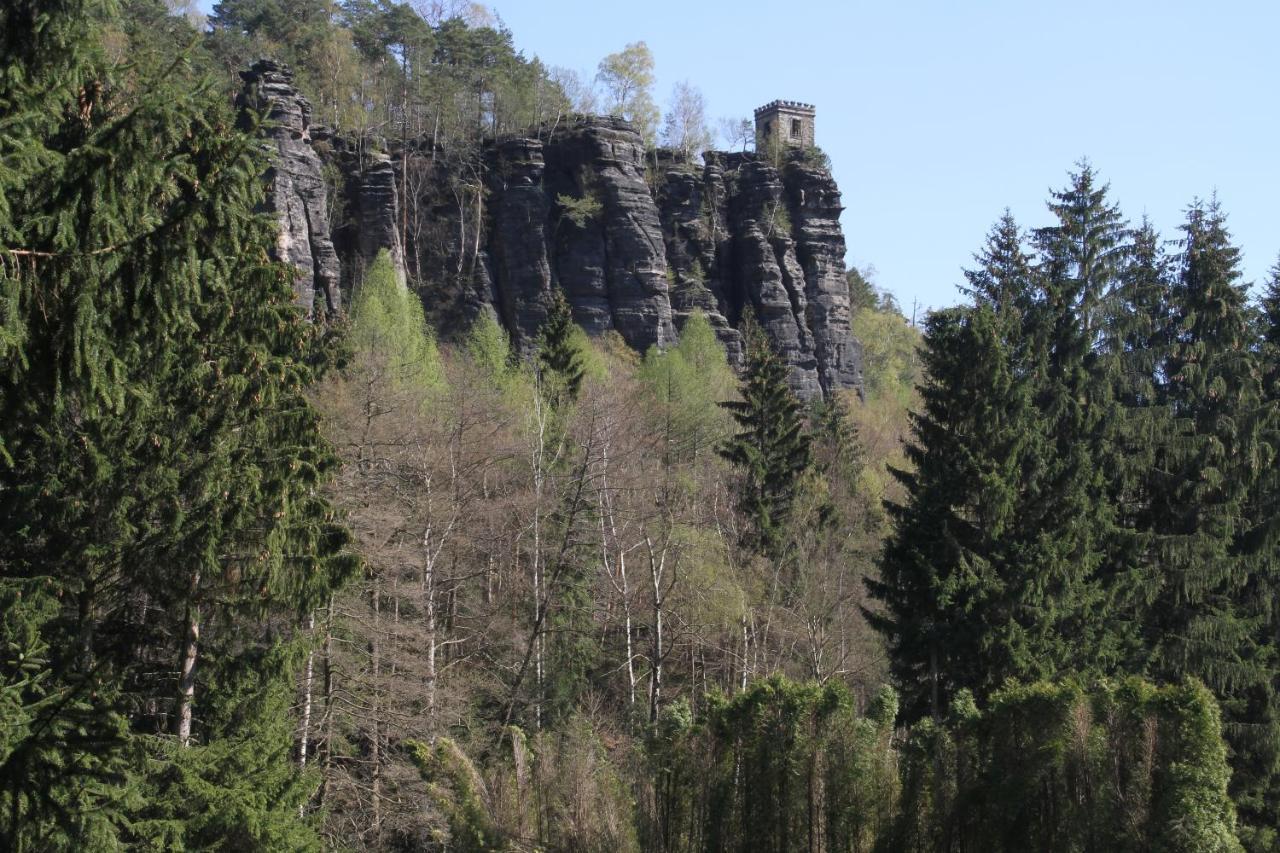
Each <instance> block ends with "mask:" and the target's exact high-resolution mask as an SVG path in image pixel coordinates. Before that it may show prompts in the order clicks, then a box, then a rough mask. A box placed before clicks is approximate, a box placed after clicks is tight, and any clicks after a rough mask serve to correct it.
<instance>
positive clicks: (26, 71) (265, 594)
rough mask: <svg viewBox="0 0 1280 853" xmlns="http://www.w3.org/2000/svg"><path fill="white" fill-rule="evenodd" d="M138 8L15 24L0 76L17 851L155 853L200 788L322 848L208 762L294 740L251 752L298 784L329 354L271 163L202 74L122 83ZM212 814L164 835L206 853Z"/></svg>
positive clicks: (6, 582) (1, 583) (9, 14)
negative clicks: (172, 807)
mask: <svg viewBox="0 0 1280 853" xmlns="http://www.w3.org/2000/svg"><path fill="white" fill-rule="evenodd" d="M113 9H114V7H113V6H112V5H111V4H109V3H93V2H86V3H73V2H67V3H54V4H44V3H41V4H34V5H33V4H16V5H9V6H6V7H5V10H4V11H3V12H0V31H3V32H4V34H5V36H4V37H5V38H6V39H13V40H14V41H15V43H17V44H21V45H22V46H21V47H20V48H16V49H15V50H13V51H11V52H6V53H5V54H4V59H3V62H4V68H3V72H2V73H0V104H3V107H4V114H5V122H6V124H7V131H6V132H5V133H3V134H0V138H2V141H0V162H2V163H4V164H5V165H4V166H3V167H0V168H3V169H5V170H6V174H5V176H4V177H5V180H3V181H0V289H2V291H3V293H4V294H5V295H6V298H5V300H4V307H3V312H4V313H3V318H2V322H0V326H2V327H3V328H4V329H5V333H4V337H3V347H4V351H3V353H0V356H3V360H2V361H0V423H2V424H3V429H2V432H3V436H2V438H0V443H2V444H3V448H4V451H3V461H0V516H2V517H0V539H3V544H0V589H2V590H3V593H4V595H6V596H7V597H10V598H11V599H12V600H18V599H21V600H22V601H23V603H22V604H21V605H20V607H21V609H22V611H23V612H22V613H14V614H9V616H11V617H12V618H6V619H5V620H4V622H3V630H4V632H5V634H4V636H3V637H0V646H2V647H5V648H9V649H12V648H14V643H15V641H16V643H17V644H18V646H19V647H20V648H24V649H29V650H31V651H32V652H33V653H34V655H33V657H31V658H27V657H26V655H25V652H24V653H23V654H21V655H20V656H19V657H17V658H12V657H10V658H7V659H6V660H5V661H4V662H3V666H4V668H5V671H4V672H3V674H0V685H7V688H8V689H5V688H3V687H0V692H4V693H5V694H6V695H7V696H8V697H9V699H10V700H12V701H13V704H14V705H15V706H16V707H17V708H18V709H19V712H18V719H19V720H20V721H21V726H20V728H19V729H18V730H17V732H16V733H15V734H14V735H13V736H12V737H8V736H7V737H6V743H5V744H4V746H3V750H4V751H3V752H0V791H2V793H3V797H4V800H5V808H4V809H3V810H0V812H2V814H3V817H0V840H2V841H3V843H4V845H5V846H6V847H8V848H9V849H18V850H22V849H29V848H31V847H32V846H35V845H39V846H40V848H41V849H48V848H79V849H90V848H91V849H105V848H108V847H114V846H117V845H118V844H127V843H158V842H155V839H148V838H147V837H145V830H144V829H143V828H142V827H143V824H142V823H140V822H139V821H140V820H141V819H142V816H143V812H144V810H145V809H148V808H152V807H160V806H161V805H162V804H161V803H158V802H156V801H155V799H154V798H150V797H147V796H144V795H143V793H142V792H145V791H149V792H151V794H153V795H154V794H156V792H157V790H158V788H157V787H156V785H155V783H156V781H157V779H158V777H157V775H156V774H158V773H159V774H163V773H164V772H165V771H166V769H167V768H171V767H173V766H175V764H177V763H183V764H184V765H185V766H187V768H188V770H189V772H187V773H184V774H180V775H178V776H177V777H174V778H175V782H174V784H169V785H165V786H164V791H165V793H164V795H163V796H164V797H165V798H171V799H172V802H173V803H181V802H183V801H185V800H187V799H188V798H189V797H190V796H191V793H192V791H193V790H195V789H201V790H204V791H206V792H213V791H215V790H217V789H218V788H219V787H220V786H225V787H224V793H225V794H226V795H227V796H229V797H231V796H238V795H244V794H245V793H246V792H248V791H251V790H253V789H255V788H256V787H257V786H258V784H259V783H263V785H262V788H261V793H260V795H258V796H256V797H247V796H246V797H245V798H244V801H245V802H246V803H247V804H249V805H251V806H252V809H253V812H252V815H248V814H246V821H247V823H248V826H249V827H250V828H253V827H256V829H257V830H260V831H261V832H262V833H263V836H262V837H264V838H265V837H267V836H269V835H272V834H273V832H272V831H271V830H269V829H268V827H276V828H280V829H281V831H282V832H285V831H286V830H285V829H284V828H285V827H289V829H288V830H287V834H292V835H301V836H305V835H308V834H309V833H310V830H309V828H308V827H307V826H306V825H305V824H303V823H301V822H300V821H299V817H298V809H297V806H298V803H299V800H298V799H297V798H296V797H291V796H281V797H276V796H274V795H275V794H276V793H280V794H283V791H284V789H283V788H281V787H279V786H275V785H270V784H265V782H266V780H265V777H261V776H258V775H256V774H255V773H254V772H244V768H242V769H241V770H240V771H234V772H233V771H231V770H230V769H229V767H228V765H226V764H225V763H223V762H221V761H219V760H217V759H216V758H215V757H214V756H216V755H217V753H216V751H211V750H215V749H216V746H215V745H216V744H218V743H219V742H221V741H222V740H223V739H224V738H227V737H231V736H233V735H234V736H236V737H244V732H247V731H249V732H257V733H258V734H260V735H261V736H262V737H264V738H268V739H272V738H274V739H275V740H273V741H271V742H268V741H266V740H263V741H257V742H254V743H250V744H248V745H246V747H245V749H246V750H247V752H248V753H253V754H255V755H259V756H276V757H277V758H278V759H279V760H278V761H274V763H272V762H267V763H266V764H259V765H258V768H259V769H260V770H262V771H263V772H267V770H268V767H267V764H270V765H271V766H270V768H269V769H270V772H271V773H283V774H284V776H285V777H289V776H291V775H292V774H293V771H292V770H291V769H289V767H288V765H287V763H282V762H287V752H288V743H289V741H288V740H285V741H284V742H283V747H284V748H283V749H280V747H281V742H280V741H279V738H280V737H282V736H283V737H286V738H288V734H287V733H282V732H281V731H280V730H279V729H278V727H277V728H276V729H274V730H273V729H270V728H269V727H260V726H259V725H258V723H260V722H262V721H263V718H262V717H261V716H260V714H266V713H269V714H272V715H278V713H279V709H278V707H276V708H273V709H270V710H269V711H268V710H266V708H265V706H264V705H262V704H261V703H260V702H258V700H257V697H258V696H260V695H261V694H262V693H263V691H271V690H277V689H278V688H279V686H280V685H281V684H282V683H284V682H282V679H284V678H287V661H288V655H286V654H283V653H277V652H276V651H274V650H276V649H277V647H279V646H280V643H281V640H280V639H279V637H280V636H281V634H282V633H283V634H286V635H287V633H288V628H289V626H290V623H294V624H296V620H297V619H298V617H299V616H300V614H301V613H302V612H305V610H307V609H308V608H310V607H313V606H315V605H316V604H317V603H318V602H319V601H321V600H322V599H323V598H324V597H325V596H326V595H327V593H328V591H329V590H330V589H331V588H332V587H333V586H334V585H335V584H336V583H338V582H339V581H340V579H341V576H342V575H343V574H344V573H345V571H347V570H348V568H349V562H348V561H347V560H346V559H345V558H344V557H341V556H339V555H340V552H341V551H342V549H343V547H344V544H345V536H344V534H343V532H342V530H341V528H340V527H338V526H337V525H336V524H334V523H333V520H332V519H331V517H330V515H331V513H330V510H329V508H328V506H327V504H326V503H325V502H324V501H323V500H322V499H321V498H320V497H319V496H318V494H317V488H318V485H319V483H320V482H321V480H322V479H323V477H324V476H325V472H326V470H327V469H328V468H329V467H330V465H331V464H332V459H331V455H330V453H329V451H328V449H327V448H326V447H325V446H324V444H323V443H322V442H321V441H320V439H319V434H318V431H317V425H316V416H315V413H314V412H313V411H312V410H311V408H310V406H309V405H308V404H307V402H306V399H305V397H304V396H303V393H304V386H305V385H306V383H307V382H308V381H309V378H310V374H311V371H310V370H309V369H308V367H307V366H306V363H305V360H306V358H307V356H308V354H309V350H310V344H309V338H310V333H309V332H308V331H307V330H306V329H305V327H304V326H303V325H302V323H301V320H300V318H299V317H298V316H296V314H295V312H294V310H293V308H292V307H291V304H290V303H291V297H292V293H291V280H292V277H293V271H292V270H289V269H287V268H285V267H283V266H281V265H278V264H274V263H272V262H270V260H269V256H270V252H271V250H272V248H273V246H274V242H275V241H274V235H273V225H272V224H271V223H270V221H269V220H268V219H267V218H265V217H264V216H262V215H261V214H260V213H258V212H256V211H257V209H258V208H259V206H260V204H261V202H262V197H263V186H262V181H261V174H262V172H263V170H264V168H265V163H263V162H262V161H261V160H260V155H259V153H258V151H259V147H258V145H257V144H256V142H255V140H254V138H253V137H252V136H250V135H246V134H243V133H240V132H237V131H236V130H234V127H235V120H234V116H232V115H230V114H229V112H228V108H227V107H226V105H225V103H224V102H223V101H222V100H221V99H219V98H218V97H217V96H216V95H214V94H213V93H212V92H211V91H210V87H209V86H208V85H201V84H198V82H197V81H195V80H193V79H191V78H190V77H189V76H187V75H186V74H185V73H183V68H182V66H181V64H180V63H177V64H174V63H170V64H169V65H167V66H163V67H157V66H152V65H148V64H147V63H146V62H145V61H139V62H138V64H137V65H136V66H130V67H127V68H125V67H122V66H118V65H113V64H112V63H111V62H109V61H108V60H106V59H105V58H104V55H103V52H102V51H100V50H99V49H98V46H97V44H96V41H95V39H96V38H97V37H98V35H99V34H100V33H101V32H102V24H103V22H104V20H106V19H107V18H108V16H109V14H110V13H111V12H112V11H113ZM11 179H12V180H11ZM175 673H180V674H179V675H177V677H175ZM254 685H257V686H256V687H254ZM255 709H256V710H255ZM157 733H171V734H173V735H176V737H175V738H173V739H172V740H170V739H169V738H156V737H154V736H153V735H154V734H157ZM175 748H176V749H180V750H181V751H182V755H181V756H178V755H174V754H172V753H171V750H172V749H175ZM202 757H205V758H207V759H208V760H207V761H204V762H202V761H201V758H202ZM228 760H230V759H228ZM187 815H188V818H189V819H190V821H191V822H185V823H183V824H182V825H181V826H172V825H171V826H170V828H169V829H168V830H166V837H167V838H170V839H172V838H174V837H177V836H182V837H183V838H185V839H186V841H185V842H184V843H187V844H192V843H195V840H194V839H195V836H194V835H192V834H190V833H191V832H193V831H194V822H195V821H197V820H198V816H196V815H192V814H190V812H188V813H187ZM243 829H244V827H241V828H240V829H239V830H237V831H238V832H239V831H243ZM175 833H176V834H177V836H175ZM237 837H243V836H237ZM203 838H204V843H207V844H216V843H218V841H217V839H216V838H213V837H210V836H208V835H205V836H203ZM228 843H230V842H228ZM162 846H175V845H174V844H171V843H169V842H166V843H165V844H163V845H162Z"/></svg>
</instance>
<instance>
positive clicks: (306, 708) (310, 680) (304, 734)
mask: <svg viewBox="0 0 1280 853" xmlns="http://www.w3.org/2000/svg"><path fill="white" fill-rule="evenodd" d="M315 630H316V615H315V614H314V613H312V614H311V615H309V616H308V617H307V633H308V634H313V633H314V632H315ZM315 664H316V650H315V647H314V646H313V647H312V648H310V649H308V650H307V665H306V667H304V668H303V670H302V721H301V723H299V726H298V766H299V767H306V766H307V753H308V749H309V747H310V745H311V744H310V741H311V688H312V685H313V684H314V682H315Z"/></svg>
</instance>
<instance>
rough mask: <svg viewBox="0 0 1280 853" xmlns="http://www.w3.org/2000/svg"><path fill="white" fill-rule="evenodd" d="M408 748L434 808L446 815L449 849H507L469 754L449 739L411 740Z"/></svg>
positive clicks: (470, 851)
mask: <svg viewBox="0 0 1280 853" xmlns="http://www.w3.org/2000/svg"><path fill="white" fill-rule="evenodd" d="M405 748H406V749H407V750H408V751H409V756H410V758H411V759H412V760H413V763H414V764H415V765H416V766H417V767H418V771H419V772H420V773H421V774H422V778H423V780H424V781H425V782H426V783H427V786H428V788H427V790H428V791H429V792H430V795H431V797H432V800H433V801H434V803H435V805H437V806H438V807H440V808H442V809H444V811H445V814H446V815H447V819H448V824H449V839H448V842H449V845H450V849H452V850H458V851H461V852H462V853H473V851H474V853H480V851H486V850H503V849H506V847H507V840H506V838H505V836H504V833H503V832H502V830H501V829H499V827H498V826H497V825H496V824H495V823H494V821H493V819H492V817H491V816H490V813H489V809H488V807H487V806H486V804H485V802H484V794H485V786H484V780H483V779H481V777H480V774H479V772H477V770H476V768H475V766H474V765H473V764H472V763H471V760H470V759H469V758H467V756H466V753H464V752H463V751H462V750H461V749H460V748H459V747H458V745H457V744H456V743H455V742H454V741H452V740H450V739H449V738H439V739H437V740H436V742H435V743H434V744H427V743H423V742H422V741H413V740H411V741H407V742H406V743H405Z"/></svg>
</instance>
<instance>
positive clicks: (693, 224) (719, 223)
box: [657, 154, 743, 365]
mask: <svg viewBox="0 0 1280 853" xmlns="http://www.w3.org/2000/svg"><path fill="white" fill-rule="evenodd" d="M659 171H660V173H661V174H662V176H663V177H662V181H661V183H660V184H659V185H658V190H657V203H658V209H659V211H660V214H661V220H662V236H663V240H664V242H665V244H666V250H667V269H668V271H669V272H670V275H671V283H670V293H671V310H672V314H673V315H674V317H675V320H676V324H677V325H683V323H684V321H685V320H686V319H687V318H688V317H689V316H690V315H691V314H692V313H693V312H695V311H700V312H702V314H703V315H704V316H705V317H706V318H707V320H708V322H710V324H711V327H712V328H713V329H714V330H715V332H716V337H718V338H719V339H720V343H721V344H722V345H723V346H724V348H725V352H726V353H727V355H728V356H729V361H730V362H731V363H732V364H734V365H741V364H742V358H743V351H742V335H741V334H740V333H739V332H738V330H737V329H736V328H735V327H734V325H733V323H732V322H731V321H730V318H731V317H732V318H737V317H738V315H739V314H740V309H741V300H740V299H737V298H735V293H734V291H735V288H734V287H733V278H732V275H730V274H729V273H730V271H729V270H728V259H729V257H730V251H731V242H730V240H731V234H730V233H729V228H728V213H727V211H728V206H727V200H728V193H727V191H726V189H725V182H724V174H723V171H722V170H721V167H720V164H719V162H718V161H717V160H716V159H715V158H714V157H709V158H707V161H706V165H705V167H704V168H702V169H699V168H698V167H696V166H694V165H693V164H689V163H686V162H684V161H682V160H681V159H679V158H677V157H674V156H672V155H670V154H665V155H662V156H660V157H659Z"/></svg>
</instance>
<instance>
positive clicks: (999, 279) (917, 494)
mask: <svg viewBox="0 0 1280 853" xmlns="http://www.w3.org/2000/svg"><path fill="white" fill-rule="evenodd" d="M976 259H977V261H978V266H977V267H976V268H974V269H972V270H969V271H967V272H966V278H967V279H968V291H969V293H970V295H971V297H972V298H973V300H974V303H975V304H974V305H972V306H969V307H966V308H960V309H953V310H950V311H944V312H938V313H937V314H935V315H932V316H931V317H930V319H929V320H928V321H927V324H926V334H925V339H924V344H925V347H924V353H923V359H924V366H925V371H926V374H927V377H928V379H927V381H926V384H925V385H924V386H923V387H922V388H921V396H922V407H921V409H920V411H919V412H918V413H917V414H915V415H913V416H912V432H913V436H912V441H911V443H910V444H909V445H908V447H907V456H908V459H909V460H910V461H911V462H912V463H913V470H910V471H894V474H895V476H896V477H897V478H898V479H899V480H900V481H901V482H902V483H903V485H904V487H905V488H906V491H907V501H906V503H905V504H903V505H900V506H893V505H891V506H890V507H889V511H890V515H891V518H892V519H893V520H894V531H893V533H892V535H891V536H890V539H889V541H888V542H887V543H886V545H885V550H884V554H883V557H882V560H881V573H880V578H879V580H876V581H871V582H869V583H868V586H869V589H870V592H871V594H872V596H873V597H874V598H877V599H879V600H880V601H881V602H883V604H884V609H883V610H880V611H872V612H869V613H868V617H869V618H870V620H871V622H872V625H873V626H874V627H876V628H877V629H878V630H880V631H881V633H883V634H884V635H885V636H886V638H887V639H888V641H889V645H890V660H891V667H892V669H893V672H894V675H895V677H896V679H897V680H898V682H899V684H900V685H901V689H902V691H903V711H904V713H905V714H906V716H907V718H908V719H915V718H918V717H920V716H923V715H925V714H929V713H932V714H933V715H934V716H941V715H942V714H943V713H944V711H945V709H946V707H947V706H948V704H949V701H950V698H951V697H952V696H953V695H954V694H955V692H956V691H957V690H960V689H962V688H963V689H968V690H971V691H973V692H976V693H977V694H979V695H986V694H987V693H989V692H990V691H991V690H993V689H994V688H996V687H998V686H999V685H1000V684H1001V683H1002V682H1003V680H1004V679H1005V678H1008V677H1022V678H1034V677H1042V676H1044V675H1046V674H1048V673H1050V672H1052V671H1053V670H1054V669H1055V668H1056V666H1057V665H1058V663H1059V662H1060V661H1061V660H1062V659H1063V658H1064V657H1066V656H1068V655H1069V654H1070V652H1069V651H1068V650H1066V649H1063V648H1061V645H1060V644H1061V642H1062V641H1061V636H1060V630H1059V629H1060V627H1061V626H1060V625H1058V624H1056V623H1055V622H1053V621H1052V617H1053V616H1054V615H1055V613H1054V611H1052V610H1047V609H1045V608H1043V607H1037V606H1036V604H1037V596H1039V595H1041V594H1042V593H1040V592H1039V589H1038V580H1039V579H1038V577H1037V574H1036V573H1037V571H1038V569H1039V563H1038V562H1037V551H1038V548H1039V547H1040V539H1041V536H1040V532H1039V530H1038V528H1036V527H1035V526H1034V523H1030V524H1029V522H1034V518H1033V516H1034V513H1035V511H1036V509H1037V507H1036V505H1035V504H1034V503H1033V502H1031V500H1030V498H1031V496H1032V495H1034V485H1035V480H1036V478H1037V477H1038V476H1040V475H1041V472H1042V469H1043V461H1042V455H1043V451H1044V437H1043V434H1042V433H1043V428H1042V424H1041V421H1040V418H1039V416H1038V413H1037V412H1036V411H1035V409H1034V407H1033V395H1034V392H1035V387H1036V386H1035V384H1034V383H1035V380H1036V378H1037V375H1038V374H1037V373H1036V370H1035V368H1036V363H1035V362H1034V361H1033V359H1034V357H1035V353H1034V350H1033V344H1034V339H1033V338H1032V337H1031V336H1029V335H1028V334H1027V332H1026V326H1027V317H1028V315H1029V313H1030V312H1031V311H1033V310H1034V308H1035V305H1034V296H1035V292H1034V288H1035V276H1034V273H1033V270H1032V266H1031V259H1030V258H1029V257H1028V255H1027V253H1026V251H1025V249H1024V248H1023V238H1022V234H1021V231H1020V230H1019V228H1018V227H1017V224H1016V223H1015V222H1014V220H1013V218H1012V217H1011V216H1009V215H1008V214H1007V213H1006V214H1005V216H1004V217H1002V218H1001V220H1000V221H999V222H997V223H996V225H995V226H994V227H993V228H992V230H991V232H990V234H989V235H988V238H987V242H986V245H985V246H984V248H983V250H982V251H981V252H980V253H979V254H978V255H977V257H976Z"/></svg>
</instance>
